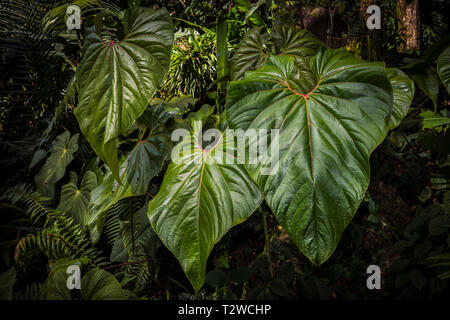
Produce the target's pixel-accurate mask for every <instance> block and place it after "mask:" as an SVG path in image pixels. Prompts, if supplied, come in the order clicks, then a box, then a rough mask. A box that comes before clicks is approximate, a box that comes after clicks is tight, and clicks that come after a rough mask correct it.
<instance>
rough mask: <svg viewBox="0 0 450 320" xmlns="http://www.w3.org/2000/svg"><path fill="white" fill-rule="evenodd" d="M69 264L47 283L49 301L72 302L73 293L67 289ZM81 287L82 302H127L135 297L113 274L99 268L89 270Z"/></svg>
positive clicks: (57, 270)
mask: <svg viewBox="0 0 450 320" xmlns="http://www.w3.org/2000/svg"><path fill="white" fill-rule="evenodd" d="M69 262H70V261H68V260H67V261H64V262H63V263H62V264H61V266H60V267H59V268H57V269H56V270H54V271H53V272H52V273H51V274H50V275H49V277H48V278H47V280H46V281H45V284H44V286H43V290H44V292H45V294H46V295H45V297H46V298H47V299H49V300H72V294H71V291H70V290H69V289H68V288H67V279H68V276H69V275H68V274H67V273H66V267H67V263H69ZM64 264H66V265H65V266H64ZM71 264H73V263H71ZM75 264H76V263H75ZM80 287H81V299H82V300H126V299H129V298H131V297H133V293H132V292H130V291H128V290H124V289H123V288H122V286H121V285H120V283H119V281H117V279H116V278H115V277H114V276H113V275H112V274H110V273H109V272H107V271H104V270H102V269H98V268H94V269H91V270H89V272H88V273H86V274H85V275H83V276H82V277H81V285H80Z"/></svg>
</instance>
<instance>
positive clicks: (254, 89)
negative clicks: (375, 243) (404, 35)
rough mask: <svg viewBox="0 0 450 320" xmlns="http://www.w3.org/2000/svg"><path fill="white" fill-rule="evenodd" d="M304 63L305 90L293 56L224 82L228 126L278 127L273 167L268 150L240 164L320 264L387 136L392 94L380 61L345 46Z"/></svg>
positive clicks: (347, 218) (346, 220) (350, 214)
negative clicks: (308, 81)
mask: <svg viewBox="0 0 450 320" xmlns="http://www.w3.org/2000/svg"><path fill="white" fill-rule="evenodd" d="M310 66H311V73H312V74H311V76H312V78H314V79H315V81H316V84H315V87H314V88H313V89H312V90H311V91H303V90H302V88H303V86H302V85H301V84H299V83H298V81H299V80H298V79H297V78H292V75H293V74H294V75H295V74H296V72H297V71H296V70H295V68H296V67H295V63H294V59H292V58H290V57H281V56H279V57H271V58H269V60H268V62H267V63H266V64H265V65H264V66H263V67H262V68H261V69H259V70H258V71H254V72H249V73H247V75H246V78H245V79H244V80H241V81H236V82H232V83H231V84H230V87H229V90H228V97H227V112H228V120H229V123H230V126H231V127H232V128H235V129H243V130H246V129H249V128H252V129H279V130H280V131H279V146H278V147H279V166H278V169H276V168H275V169H273V170H272V171H269V173H270V174H267V173H268V172H267V170H269V163H270V164H271V163H272V162H273V160H274V159H270V158H268V157H270V156H264V157H262V158H261V160H260V161H258V162H257V163H256V164H251V163H247V164H246V167H247V169H248V171H249V173H250V175H251V176H252V177H253V179H254V180H255V181H256V182H257V183H258V184H259V186H260V187H261V189H262V190H263V192H264V194H265V197H266V201H267V203H268V204H269V206H270V207H271V208H272V210H273V212H274V214H275V216H276V217H277V219H278V221H279V222H280V224H281V225H282V226H283V227H284V228H285V229H286V231H287V233H288V234H289V235H290V236H291V238H292V240H293V241H294V242H295V243H296V245H297V246H298V247H299V249H300V250H301V251H302V252H303V253H304V254H305V255H306V256H307V257H308V258H309V259H310V260H311V261H312V262H313V263H315V264H317V265H320V264H321V263H323V262H324V261H325V260H327V259H328V258H329V257H330V255H331V254H332V253H333V251H334V250H335V248H336V246H337V245H338V242H339V239H340V237H341V234H342V232H343V230H344V228H345V227H346V226H347V224H348V223H349V222H350V221H351V219H352V217H353V215H354V214H355V212H356V210H357V208H358V206H359V204H360V202H361V200H362V198H363V196H364V194H365V191H366V189H367V187H368V184H369V175H370V166H369V157H370V154H371V153H372V151H373V150H374V149H375V148H376V147H377V146H378V145H379V144H380V143H381V142H382V141H383V140H384V139H385V137H386V134H387V131H388V125H389V119H390V115H391V111H392V104H393V94H392V87H391V84H390V82H389V79H388V78H387V76H386V72H385V68H384V64H383V63H368V62H365V61H362V60H360V59H358V58H355V57H354V56H352V55H351V54H350V53H348V52H346V51H345V50H343V49H340V50H331V49H328V50H323V49H321V50H320V51H319V53H318V54H317V55H316V56H314V57H313V58H312V59H311V61H310ZM275 147H277V146H275ZM268 148H270V149H271V148H272V146H271V145H270V146H269V147H268ZM263 170H264V171H266V172H265V173H266V175H263V174H262V173H263Z"/></svg>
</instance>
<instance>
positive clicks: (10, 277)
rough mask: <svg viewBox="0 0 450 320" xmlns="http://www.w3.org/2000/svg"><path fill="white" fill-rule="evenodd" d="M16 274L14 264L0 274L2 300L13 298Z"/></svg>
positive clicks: (0, 298)
mask: <svg viewBox="0 0 450 320" xmlns="http://www.w3.org/2000/svg"><path fill="white" fill-rule="evenodd" d="M16 275H17V272H16V268H15V267H14V266H13V267H11V268H9V269H8V270H6V271H5V272H4V273H2V274H1V275H0V300H11V298H12V292H13V287H14V283H16Z"/></svg>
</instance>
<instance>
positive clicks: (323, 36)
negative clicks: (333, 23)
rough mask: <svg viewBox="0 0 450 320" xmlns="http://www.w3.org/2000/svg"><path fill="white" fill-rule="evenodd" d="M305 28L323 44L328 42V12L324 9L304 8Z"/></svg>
mask: <svg viewBox="0 0 450 320" xmlns="http://www.w3.org/2000/svg"><path fill="white" fill-rule="evenodd" d="M302 17H303V26H304V28H305V29H306V30H309V31H311V32H312V33H313V34H314V35H315V36H316V37H318V38H319V39H320V40H322V41H323V42H326V40H327V29H328V11H327V10H326V9H325V8H324V7H320V6H316V7H309V6H308V7H302Z"/></svg>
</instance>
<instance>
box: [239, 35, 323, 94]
mask: <svg viewBox="0 0 450 320" xmlns="http://www.w3.org/2000/svg"><path fill="white" fill-rule="evenodd" d="M322 47H325V45H324V44H323V43H322V42H321V41H320V40H319V39H317V38H316V37H315V36H314V35H313V34H312V33H310V32H309V31H307V30H302V29H296V28H294V27H279V28H276V29H275V31H274V32H273V33H270V34H268V33H261V29H258V28H254V29H252V30H250V32H249V33H248V35H247V36H245V37H244V39H243V40H242V42H241V44H240V46H239V47H238V48H237V50H236V51H235V53H234V55H233V57H232V59H231V61H230V62H231V70H232V77H233V80H239V79H242V78H243V77H244V74H245V72H247V71H249V70H255V69H258V68H260V67H261V66H262V65H263V64H264V63H265V62H266V60H267V58H268V57H269V55H270V54H271V53H272V54H278V55H285V56H290V57H293V58H294V59H295V63H296V64H297V65H298V66H299V67H300V66H301V67H302V68H298V69H297V71H298V74H297V76H298V77H299V78H302V80H303V82H305V85H306V86H308V85H310V84H311V83H312V81H313V79H309V78H308V75H309V74H308V73H307V72H308V70H309V59H310V58H311V57H312V56H313V55H315V54H316V53H317V50H318V49H319V48H322Z"/></svg>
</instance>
